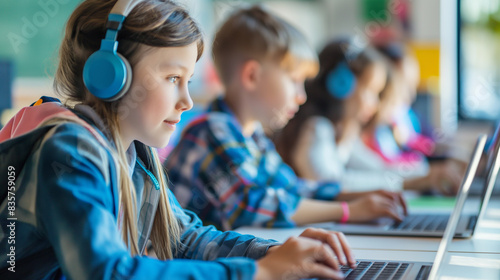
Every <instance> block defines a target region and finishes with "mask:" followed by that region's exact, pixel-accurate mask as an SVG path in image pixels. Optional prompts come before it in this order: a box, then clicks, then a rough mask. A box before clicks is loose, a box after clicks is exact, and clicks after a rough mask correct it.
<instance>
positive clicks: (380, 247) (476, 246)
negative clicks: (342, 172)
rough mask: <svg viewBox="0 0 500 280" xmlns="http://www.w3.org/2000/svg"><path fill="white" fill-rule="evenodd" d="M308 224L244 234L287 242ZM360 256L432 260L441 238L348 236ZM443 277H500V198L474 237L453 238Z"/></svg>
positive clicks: (443, 279)
mask: <svg viewBox="0 0 500 280" xmlns="http://www.w3.org/2000/svg"><path fill="white" fill-rule="evenodd" d="M305 228H306V227H300V228H292V229H263V228H252V227H242V228H239V229H237V230H236V231H238V232H240V233H244V234H252V235H255V236H259V237H263V238H268V239H275V240H278V241H282V242H283V241H285V240H286V239H287V238H288V237H290V236H297V235H299V234H300V233H301V232H302V231H303V230H304V229H305ZM346 237H347V240H348V242H349V244H350V245H351V247H352V248H353V251H354V254H355V257H356V258H357V259H368V260H394V261H419V262H431V263H432V262H433V260H434V257H435V254H436V251H437V249H438V245H439V242H440V239H439V238H413V237H384V236H360V235H358V236H355V235H348V236H346ZM439 279H441V280H451V279H454V280H476V279H484V280H486V279H487V280H500V199H498V198H495V199H493V200H492V201H490V203H489V205H488V209H487V212H486V215H485V217H484V219H483V220H482V221H481V222H480V223H479V224H478V226H477V228H476V232H475V234H474V237H472V238H470V239H454V240H453V242H452V244H451V245H450V248H449V250H448V253H447V254H446V256H445V260H444V263H443V266H442V268H441V270H440V277H439Z"/></svg>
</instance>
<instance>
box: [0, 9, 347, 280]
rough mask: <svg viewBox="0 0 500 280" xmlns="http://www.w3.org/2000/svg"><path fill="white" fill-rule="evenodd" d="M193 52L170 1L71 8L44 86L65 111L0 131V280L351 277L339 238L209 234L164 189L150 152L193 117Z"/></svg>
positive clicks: (193, 29)
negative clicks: (50, 84) (184, 117)
mask: <svg viewBox="0 0 500 280" xmlns="http://www.w3.org/2000/svg"><path fill="white" fill-rule="evenodd" d="M135 5H136V6H135ZM128 14H129V15H128ZM119 30H121V31H120V32H118V31H119ZM117 32H118V34H117ZM105 33H106V35H105ZM103 38H105V39H103ZM116 51H118V53H117V52H116ZM202 52H203V40H202V36H201V31H200V29H199V27H198V25H197V24H196V23H195V22H194V21H193V19H192V18H191V17H190V16H189V14H188V13H187V11H186V10H184V9H183V8H181V7H180V6H178V5H177V4H175V2H171V1H168V0H144V1H133V0H128V1H127V0H118V1H113V0H109V1H103V0H86V1H83V2H82V3H80V5H79V6H78V7H77V8H76V10H75V11H74V12H73V13H72V15H71V17H70V18H69V20H68V23H67V27H66V33H65V35H64V38H63V41H62V45H61V48H60V60H59V67H58V69H57V73H56V75H55V82H54V85H55V88H56V89H57V90H58V93H59V94H61V95H62V96H63V97H64V98H65V100H67V101H68V102H70V104H73V105H75V104H76V105H75V106H74V107H71V108H70V107H67V106H64V105H62V104H61V103H60V102H58V100H56V99H53V98H45V97H44V98H41V99H40V100H38V101H37V102H35V103H34V104H32V106H30V107H26V108H23V109H22V110H21V111H20V112H19V113H18V114H17V115H16V116H15V117H14V118H13V119H11V120H10V121H9V123H8V124H7V125H6V126H5V128H4V129H3V130H1V131H0V158H1V160H0V170H2V172H3V175H2V176H1V179H0V180H1V181H0V182H1V183H0V186H1V189H0V198H1V200H2V203H1V204H0V205H1V207H0V218H1V221H2V227H1V232H0V236H1V237H0V279H9V278H10V279H12V278H16V279H191V280H192V279H248V280H250V279H262V280H268V279H269V280H272V279H284V278H286V277H288V278H290V277H293V278H297V279H299V278H311V277H320V278H335V279H341V278H343V275H342V273H341V272H340V271H339V263H342V264H346V263H347V262H349V263H350V264H351V266H354V264H355V260H354V259H353V256H352V253H351V251H350V249H349V246H348V245H347V243H346V241H345V238H344V236H343V235H342V234H341V233H336V232H327V231H324V230H315V229H310V230H306V231H305V232H304V233H303V234H301V236H300V237H294V238H291V239H289V240H288V241H286V242H285V243H284V244H283V245H279V244H278V243H276V242H274V241H272V240H265V239H261V238H256V237H254V236H250V235H241V234H238V233H235V232H220V231H217V230H216V229H215V228H214V227H212V226H203V225H202V222H201V221H200V219H199V218H198V217H197V216H196V215H195V214H194V213H192V212H190V211H185V210H183V209H182V208H181V206H180V205H179V204H178V202H177V200H176V199H175V197H174V195H173V194H172V193H171V192H170V191H169V190H168V184H167V177H166V174H165V173H164V171H163V169H162V168H161V162H160V161H159V159H158V155H157V153H156V151H155V149H154V148H152V147H163V146H165V145H166V144H167V143H168V141H169V138H170V135H171V134H172V132H173V131H174V130H175V123H177V122H178V121H179V118H180V117H181V114H182V113H183V112H184V111H186V110H189V109H190V108H191V107H192V100H191V98H190V96H189V92H188V81H189V79H190V78H191V76H192V75H193V71H194V67H195V62H196V61H197V60H198V59H199V58H200V56H201V54H202ZM128 63H130V65H128ZM114 66H116V67H114ZM126 66H130V67H126ZM132 72H133V75H132ZM127 79H129V80H128V81H129V82H130V84H127V83H126V81H127ZM7 175H8V177H7ZM13 237H14V238H13ZM12 240H14V242H13V241H12ZM149 240H150V241H151V243H152V246H153V248H154V253H155V254H156V258H152V257H147V256H145V248H146V244H147V242H148V241H149ZM278 245H279V246H278ZM272 246H274V247H272ZM335 256H337V258H338V260H337V258H336V257H335ZM257 259H258V260H257ZM295 268H300V269H295Z"/></svg>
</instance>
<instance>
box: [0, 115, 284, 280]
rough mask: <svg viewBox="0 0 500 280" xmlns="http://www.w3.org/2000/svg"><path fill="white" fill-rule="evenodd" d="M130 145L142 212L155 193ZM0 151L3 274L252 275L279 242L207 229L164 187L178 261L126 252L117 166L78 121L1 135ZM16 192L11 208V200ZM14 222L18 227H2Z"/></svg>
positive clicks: (18, 276) (48, 276)
mask: <svg viewBox="0 0 500 280" xmlns="http://www.w3.org/2000/svg"><path fill="white" fill-rule="evenodd" d="M52 133H53V134H52ZM50 134H51V135H50ZM103 135H105V134H103ZM47 136H48V137H47ZM44 137H45V138H44ZM138 145H139V144H137V145H135V146H138ZM140 145H142V144H140ZM142 147H144V145H142ZM134 148H135V147H133V148H131V150H129V155H132V157H131V160H130V170H131V172H132V178H133V181H134V185H135V187H136V192H137V194H138V195H137V199H138V206H137V209H138V211H142V209H144V207H143V206H144V205H147V201H148V200H147V199H146V198H145V195H148V194H149V193H151V192H152V191H157V190H155V189H154V188H155V184H154V183H153V181H152V180H154V179H153V178H152V177H151V176H150V175H151V174H149V175H148V174H147V172H146V171H145V169H144V168H143V167H144V166H142V167H141V166H140V165H139V164H137V162H141V161H140V158H139V157H136V156H137V153H136V152H135V151H134ZM134 157H136V158H134ZM0 158H1V160H0V172H1V173H2V178H1V179H0V184H1V185H0V188H1V191H0V199H1V200H2V203H1V204H0V223H1V231H0V268H1V270H0V278H2V279H5V278H4V277H9V278H15V279H57V278H60V277H61V276H62V275H64V276H66V277H67V278H68V279H207V278H210V279H252V278H253V276H254V273H255V261H254V260H255V259H258V258H260V257H262V256H263V255H265V253H266V252H267V249H268V247H269V246H270V245H273V244H276V242H274V241H270V240H264V239H259V238H256V237H253V236H250V235H241V234H238V233H235V232H220V231H217V230H216V229H215V228H214V227H212V226H203V225H202V222H201V221H200V219H199V218H198V217H197V216H196V215H195V214H194V213H192V212H190V211H185V210H183V209H182V208H181V207H180V205H179V203H178V202H177V200H176V199H175V197H174V195H173V194H172V193H171V192H170V191H168V195H169V199H170V204H171V206H172V208H173V211H174V213H175V216H176V217H177V218H178V220H179V222H180V224H181V229H182V235H181V238H180V243H179V246H178V247H177V248H175V249H176V250H175V252H176V253H175V258H174V260H169V261H160V260H157V259H152V258H149V257H145V256H135V257H132V256H131V254H130V252H129V251H128V249H127V247H126V245H125V243H124V242H123V241H122V237H121V234H120V232H119V230H118V227H117V214H118V211H117V210H118V192H117V188H118V186H117V184H116V182H117V173H116V170H115V169H116V168H115V165H114V163H113V159H112V157H111V153H110V150H109V149H108V148H106V147H104V146H103V145H102V144H101V143H100V142H99V141H98V140H97V139H96V138H95V137H94V135H93V134H91V133H90V132H89V130H88V129H86V128H84V127H83V126H81V125H79V124H76V123H71V122H68V123H65V124H62V125H58V126H57V127H55V128H54V129H50V127H49V126H44V127H39V128H37V129H34V130H33V131H31V132H29V133H27V134H24V135H22V136H19V137H16V138H13V139H10V140H7V141H4V142H2V143H0ZM138 160H139V161H138ZM141 165H143V164H141ZM9 166H13V167H14V168H15V175H14V177H15V190H14V191H13V192H11V193H8V192H7V190H6V187H7V185H8V184H7V182H6V181H5V179H4V178H3V177H5V178H7V176H6V174H7V172H8V169H9ZM146 167H147V166H146ZM161 187H166V186H161ZM158 191H159V190H158ZM12 196H14V197H15V209H14V210H13V208H10V209H9V207H8V203H7V200H8V197H12ZM11 210H13V211H11ZM140 213H142V212H140ZM144 213H146V214H148V213H149V212H148V211H146V212H144ZM140 216H141V217H139V218H138V229H139V231H140V232H139V236H140V237H141V236H143V233H144V232H143V231H141V223H144V220H148V219H150V218H151V217H147V215H146V217H144V216H143V215H140ZM8 218H11V219H12V218H15V220H8ZM12 222H13V223H14V224H15V228H14V229H12V227H8V226H9V224H10V223H12ZM142 230H143V228H142ZM146 231H147V230H146ZM12 235H14V238H10V239H9V236H12ZM143 238H144V236H143ZM13 239H14V240H15V243H14V244H11V242H12V241H9V240H13ZM11 246H15V248H14V250H13V251H14V254H15V257H14V258H15V263H14V265H15V267H14V270H15V272H11V271H7V268H10V267H12V264H13V263H9V260H10V259H11V256H9V255H8V254H10V255H12V254H11V253H12V251H11V250H10V249H11ZM207 276H208V277H207Z"/></svg>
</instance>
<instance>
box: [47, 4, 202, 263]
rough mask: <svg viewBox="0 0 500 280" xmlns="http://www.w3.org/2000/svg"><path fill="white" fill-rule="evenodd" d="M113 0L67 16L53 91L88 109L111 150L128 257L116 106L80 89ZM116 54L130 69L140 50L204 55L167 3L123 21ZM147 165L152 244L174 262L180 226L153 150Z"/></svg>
mask: <svg viewBox="0 0 500 280" xmlns="http://www.w3.org/2000/svg"><path fill="white" fill-rule="evenodd" d="M115 3H116V0H108V1H106V0H86V1H83V2H82V3H81V4H80V5H79V6H78V7H77V8H76V9H75V11H74V12H73V13H72V15H71V16H70V18H69V20H68V22H67V25H66V30H65V35H64V38H63V41H62V44H61V47H60V50H59V65H58V68H57V71H56V74H55V79H54V89H55V91H56V92H57V93H58V94H59V95H61V97H62V98H63V99H64V100H65V102H66V103H67V104H85V105H89V106H90V107H92V108H93V109H94V110H95V111H96V112H97V114H98V115H99V116H100V117H101V118H102V119H103V121H104V122H105V125H106V126H107V127H108V128H109V130H110V132H111V135H110V136H111V138H112V139H113V141H114V143H115V145H116V151H113V152H114V153H115V159H116V162H117V163H118V173H119V174H118V176H119V185H120V187H119V194H120V195H119V203H120V206H119V209H120V210H119V213H123V220H122V226H121V229H122V235H123V240H124V242H125V244H128V246H129V250H130V252H131V253H132V255H138V254H140V251H139V248H138V237H137V233H138V231H137V209H136V194H135V188H134V185H133V182H132V179H131V178H130V176H129V172H128V163H127V157H126V148H125V147H124V145H123V144H122V141H121V139H120V136H119V131H120V127H119V125H118V112H117V108H118V104H119V103H120V100H118V101H115V102H111V103H109V102H104V101H102V100H99V99H98V98H96V97H94V96H93V95H92V94H91V93H90V92H89V91H88V90H87V89H86V88H85V86H84V83H83V78H82V71H83V66H84V64H85V61H86V60H87V58H88V57H89V56H90V55H91V54H92V53H93V52H95V51H96V50H98V49H99V46H100V42H101V39H102V38H104V34H105V31H106V28H105V26H106V21H107V17H108V14H109V12H110V10H111V8H112V7H113V6H114V4H115ZM118 41H119V47H118V52H119V53H120V54H122V55H123V56H124V57H125V58H127V59H128V61H129V62H130V63H131V65H132V67H133V66H134V65H135V64H136V63H137V61H138V60H139V59H140V58H141V53H140V52H139V49H140V47H141V45H146V46H153V47H180V46H187V45H189V44H191V43H194V42H196V43H197V45H198V59H199V57H200V56H201V54H202V53H203V39H202V34H201V31H200V29H199V27H198V25H197V24H196V23H195V22H194V20H193V19H192V18H191V17H190V16H189V14H188V13H187V11H186V10H185V9H183V8H182V7H180V6H179V5H177V4H175V3H174V2H172V1H169V0H144V1H142V2H141V3H140V4H138V5H137V6H136V7H135V8H134V9H133V10H132V11H131V13H130V14H129V16H127V18H126V20H125V22H124V24H123V28H122V30H121V31H120V33H119V36H118ZM151 151H152V153H151V158H150V159H148V160H149V161H150V162H151V163H153V164H152V165H151V166H155V169H156V170H153V172H154V173H156V175H157V176H158V177H159V178H158V179H159V182H160V185H161V186H163V187H162V188H161V195H160V202H159V205H158V209H157V211H156V215H155V218H154V223H153V228H152V231H151V241H152V243H153V247H154V250H155V253H156V254H157V256H158V258H159V259H162V260H165V259H171V258H173V255H174V251H173V248H175V247H176V243H177V242H178V240H179V236H180V225H179V223H178V221H177V219H176V218H175V216H174V213H173V211H172V209H171V207H170V205H169V200H168V196H167V191H166V186H167V179H166V174H165V173H164V170H163V167H162V164H161V162H160V160H159V157H158V155H157V153H156V151H155V150H154V149H151Z"/></svg>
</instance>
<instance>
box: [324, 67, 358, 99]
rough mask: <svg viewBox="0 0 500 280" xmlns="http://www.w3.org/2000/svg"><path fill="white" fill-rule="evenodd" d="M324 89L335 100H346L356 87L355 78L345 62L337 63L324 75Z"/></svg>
mask: <svg viewBox="0 0 500 280" xmlns="http://www.w3.org/2000/svg"><path fill="white" fill-rule="evenodd" d="M325 83H326V89H327V90H328V92H329V93H330V94H331V95H332V96H333V97H335V98H338V99H346V98H347V97H349V96H350V95H351V94H352V92H353V91H354V88H355V87H356V76H355V75H354V73H352V71H351V69H349V66H348V65H347V63H346V62H341V63H339V64H338V65H337V66H336V67H335V68H333V69H332V70H331V71H330V72H328V74H327V75H326V81H325Z"/></svg>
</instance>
